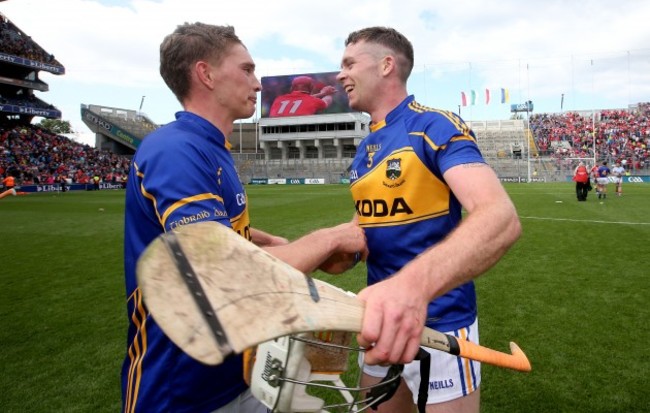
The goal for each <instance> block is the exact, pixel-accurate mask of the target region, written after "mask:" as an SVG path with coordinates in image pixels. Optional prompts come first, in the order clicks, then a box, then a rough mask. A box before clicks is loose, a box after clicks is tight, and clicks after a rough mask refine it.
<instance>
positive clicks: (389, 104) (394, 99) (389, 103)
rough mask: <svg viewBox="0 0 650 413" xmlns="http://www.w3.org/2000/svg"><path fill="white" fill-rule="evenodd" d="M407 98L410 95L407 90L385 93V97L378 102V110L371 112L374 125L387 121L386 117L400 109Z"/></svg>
mask: <svg viewBox="0 0 650 413" xmlns="http://www.w3.org/2000/svg"><path fill="white" fill-rule="evenodd" d="M407 96H408V93H407V92H406V89H402V90H395V91H392V92H390V91H389V92H388V93H384V94H383V96H382V97H381V98H380V99H378V100H377V101H378V104H377V106H376V108H375V109H373V110H372V111H371V112H370V118H371V121H372V123H373V124H376V123H379V122H381V121H383V120H384V119H386V116H388V114H389V113H390V112H392V111H393V109H395V108H396V107H398V106H399V105H400V103H402V102H403V101H404V99H406V97H407Z"/></svg>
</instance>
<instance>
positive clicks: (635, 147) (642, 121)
mask: <svg viewBox="0 0 650 413" xmlns="http://www.w3.org/2000/svg"><path fill="white" fill-rule="evenodd" d="M594 116H595V117H594ZM594 116H583V115H581V114H579V113H577V112H567V113H562V114H536V115H533V116H531V118H530V128H531V130H532V132H533V135H534V137H535V142H536V144H537V148H538V151H539V154H540V155H541V156H545V157H549V156H550V157H552V158H554V159H556V160H558V161H559V160H562V159H567V158H593V157H594V141H593V139H594V133H593V131H594V126H595V130H596V133H595V139H596V145H595V149H596V155H597V159H598V161H608V162H610V164H612V165H613V164H614V163H616V162H621V163H622V164H624V165H627V168H628V169H629V170H639V169H647V168H650V153H649V152H648V144H649V143H650V103H639V105H638V106H637V108H636V109H634V110H601V111H598V112H595V113H594Z"/></svg>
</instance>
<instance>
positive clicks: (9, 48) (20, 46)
mask: <svg viewBox="0 0 650 413" xmlns="http://www.w3.org/2000/svg"><path fill="white" fill-rule="evenodd" d="M0 45H1V47H0V51H1V52H2V53H6V54H10V55H13V56H18V57H23V58H25V59H29V60H34V61H36V62H42V63H47V64H50V65H56V66H61V63H59V62H58V61H57V60H56V59H55V58H54V56H53V55H51V54H49V53H47V52H46V51H45V50H43V48H42V47H40V46H39V45H38V44H36V42H34V40H32V38H31V37H29V36H27V35H26V34H25V33H23V32H22V31H20V29H18V28H17V27H16V26H14V24H13V23H12V22H11V21H10V20H8V19H7V18H6V17H5V16H3V15H2V14H0Z"/></svg>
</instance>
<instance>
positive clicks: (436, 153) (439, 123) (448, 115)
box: [424, 112, 485, 179]
mask: <svg viewBox="0 0 650 413" xmlns="http://www.w3.org/2000/svg"><path fill="white" fill-rule="evenodd" d="M424 131H425V135H426V136H427V137H428V139H425V142H426V143H427V145H426V146H425V153H426V159H427V163H428V165H429V168H430V169H431V170H432V171H433V172H434V173H435V174H436V175H437V176H438V177H439V178H441V179H442V175H444V173H445V172H446V171H447V170H449V169H450V168H453V167H454V166H457V165H462V164H468V163H476V162H479V163H485V159H484V158H483V156H482V155H481V151H480V150H479V148H478V144H477V142H476V137H475V135H474V133H473V132H472V131H471V130H470V129H469V127H468V126H467V125H466V124H465V122H463V120H462V119H461V118H460V117H459V116H458V115H456V114H455V113H452V112H438V113H435V114H432V116H430V117H429V119H427V122H426V125H425V127H424Z"/></svg>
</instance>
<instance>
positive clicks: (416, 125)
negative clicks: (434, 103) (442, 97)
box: [407, 101, 474, 145]
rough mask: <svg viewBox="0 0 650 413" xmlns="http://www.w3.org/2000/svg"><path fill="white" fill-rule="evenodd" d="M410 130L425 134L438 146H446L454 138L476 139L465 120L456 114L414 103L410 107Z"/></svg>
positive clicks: (408, 117)
mask: <svg viewBox="0 0 650 413" xmlns="http://www.w3.org/2000/svg"><path fill="white" fill-rule="evenodd" d="M407 110H408V116H407V119H408V128H409V130H410V131H409V132H410V133H423V134H426V135H427V136H428V137H429V138H430V139H432V140H433V141H434V142H435V143H436V144H437V145H441V144H445V143H447V142H448V141H450V140H451V139H453V138H454V137H457V136H466V137H468V138H472V139H473V138H474V134H473V133H472V131H471V130H470V128H469V126H468V125H467V124H466V123H465V122H464V121H463V119H462V118H461V117H460V116H459V115H457V114H456V113H454V112H451V111H448V110H441V109H436V108H432V107H429V106H426V105H422V104H420V103H418V102H416V101H412V102H410V103H409V105H408V109H407Z"/></svg>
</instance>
